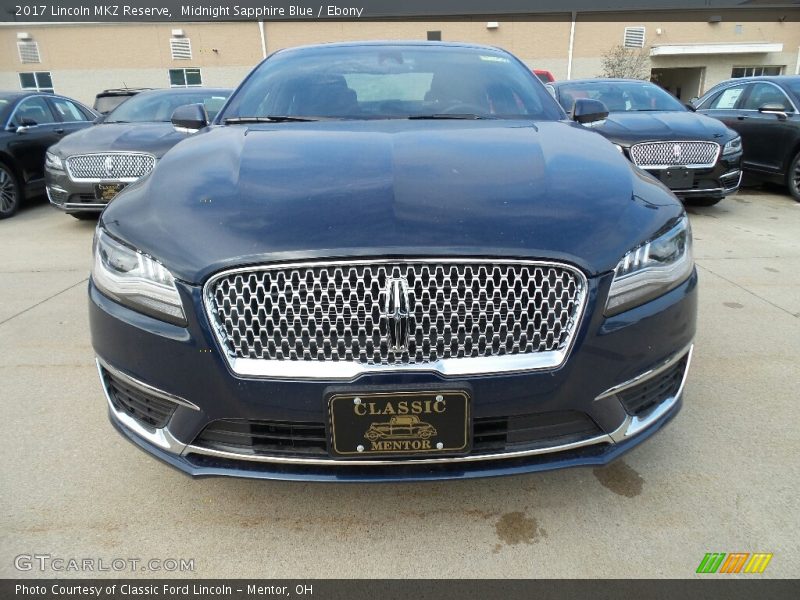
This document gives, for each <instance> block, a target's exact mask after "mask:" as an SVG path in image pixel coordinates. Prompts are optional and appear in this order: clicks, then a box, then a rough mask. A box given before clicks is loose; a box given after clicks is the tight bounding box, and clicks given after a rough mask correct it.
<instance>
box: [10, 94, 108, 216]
mask: <svg viewBox="0 0 800 600" xmlns="http://www.w3.org/2000/svg"><path fill="white" fill-rule="evenodd" d="M96 118H97V113H95V112H94V111H92V110H91V109H90V108H88V107H86V106H84V105H83V104H81V103H80V102H77V101H76V100H73V99H71V98H65V97H64V96H57V95H55V94H40V93H38V92H37V93H32V92H0V127H2V129H0V219H6V218H8V217H10V216H12V215H13V214H14V213H16V212H17V210H18V209H19V206H20V204H21V203H22V201H23V199H24V198H25V197H26V196H28V197H31V196H36V195H39V194H41V193H43V192H44V158H45V152H46V151H47V148H48V146H50V145H52V144H55V143H56V142H58V141H59V140H60V139H61V138H63V137H64V136H65V135H67V134H69V133H72V132H75V131H78V130H79V129H83V128H85V127H89V126H90V125H91V124H92V122H93V121H94V120H95V119H96Z"/></svg>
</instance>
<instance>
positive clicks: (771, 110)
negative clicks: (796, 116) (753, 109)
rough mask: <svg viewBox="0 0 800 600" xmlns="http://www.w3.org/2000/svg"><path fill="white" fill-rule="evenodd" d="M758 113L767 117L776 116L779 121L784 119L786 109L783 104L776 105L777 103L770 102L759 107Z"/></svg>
mask: <svg viewBox="0 0 800 600" xmlns="http://www.w3.org/2000/svg"><path fill="white" fill-rule="evenodd" d="M758 112H760V113H762V114H767V115H777V116H778V118H779V119H780V120H781V121H782V120H784V119H785V118H786V107H785V106H784V105H783V104H778V103H777V102H770V103H769V104H764V105H763V106H759V107H758Z"/></svg>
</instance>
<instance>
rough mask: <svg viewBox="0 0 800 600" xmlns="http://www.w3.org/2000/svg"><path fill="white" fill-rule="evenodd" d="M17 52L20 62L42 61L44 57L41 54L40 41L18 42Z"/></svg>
mask: <svg viewBox="0 0 800 600" xmlns="http://www.w3.org/2000/svg"><path fill="white" fill-rule="evenodd" d="M17 52H18V53H19V62H21V63H40V62H42V57H41V56H39V42H31V41H22V42H17Z"/></svg>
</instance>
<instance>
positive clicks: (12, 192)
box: [0, 162, 22, 219]
mask: <svg viewBox="0 0 800 600" xmlns="http://www.w3.org/2000/svg"><path fill="white" fill-rule="evenodd" d="M21 202H22V189H21V188H20V186H19V180H18V179H17V176H16V175H14V171H12V170H11V168H10V167H9V166H8V165H6V164H5V163H2V162H0V219H7V218H8V217H11V216H13V215H14V213H16V212H17V210H19V205H20V203H21Z"/></svg>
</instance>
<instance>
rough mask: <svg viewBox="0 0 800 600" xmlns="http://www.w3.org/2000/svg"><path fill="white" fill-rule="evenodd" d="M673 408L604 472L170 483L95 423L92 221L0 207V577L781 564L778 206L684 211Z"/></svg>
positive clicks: (783, 207) (789, 437) (796, 331)
mask: <svg viewBox="0 0 800 600" xmlns="http://www.w3.org/2000/svg"><path fill="white" fill-rule="evenodd" d="M690 216H691V221H692V227H693V229H694V234H695V254H696V257H697V263H698V265H699V270H700V315H699V332H698V336H697V340H696V344H697V345H696V350H695V357H694V362H693V365H692V370H691V372H690V375H689V380H688V383H687V387H686V391H685V397H684V400H685V402H684V409H683V411H682V412H681V413H680V414H679V415H678V417H677V418H676V419H675V420H674V421H673V422H672V423H671V424H670V425H669V426H668V427H667V428H666V429H665V430H664V431H662V432H660V433H659V434H658V435H656V436H655V437H654V438H653V439H651V440H650V441H648V442H647V443H645V444H644V445H642V446H640V447H639V448H637V449H635V450H634V451H633V452H631V453H629V454H628V455H626V456H625V457H624V458H623V459H621V460H619V461H617V462H616V463H614V464H612V465H611V466H610V467H607V468H605V469H590V468H581V469H571V470H565V471H558V472H550V473H543V474H533V475H527V476H518V477H511V478H499V479H487V480H475V481H466V482H448V483H428V484H404V485H387V484H380V485H333V484H303V483H280V482H264V481H245V480H233V479H199V480H192V479H190V478H188V477H186V476H184V475H182V474H181V473H178V472H176V471H174V470H172V469H170V468H169V467H167V466H165V465H163V464H161V463H160V462H158V461H156V460H154V459H152V458H150V457H149V456H147V455H145V454H144V453H142V452H140V451H139V450H137V449H136V448H134V446H132V445H131V444H130V443H128V442H127V441H125V440H123V439H122V438H121V437H120V436H119V435H118V434H117V433H116V432H115V431H114V430H113V429H112V427H111V426H110V424H109V423H108V421H107V417H106V409H105V401H104V399H103V396H102V393H101V390H100V385H99V382H98V380H97V374H96V372H95V368H94V363H93V355H92V350H91V346H90V343H89V333H88V324H87V308H86V289H85V285H86V279H87V276H88V271H89V267H90V263H91V242H92V231H93V224H92V223H86V222H78V221H75V220H74V219H71V218H70V217H68V216H65V215H63V214H60V213H58V212H56V211H55V210H53V209H51V208H50V207H49V206H47V205H43V204H40V205H36V206H32V207H28V208H26V209H24V210H22V212H21V213H20V214H19V215H18V216H16V217H14V218H13V219H10V220H6V221H2V222H0V257H2V259H0V401H1V402H2V408H3V414H4V424H5V427H4V431H3V435H2V436H0V449H1V450H2V455H3V457H4V459H5V460H3V462H2V465H1V466H0V480H1V481H2V486H0V506H2V509H0V530H2V534H3V535H2V541H0V576H2V577H19V576H23V577H26V576H42V575H44V576H47V577H54V576H61V577H70V576H89V575H91V574H89V573H83V574H81V573H74V572H54V571H46V572H44V573H39V572H38V571H36V570H33V571H27V572H20V571H18V570H16V569H15V567H14V558H15V557H16V556H18V555H20V554H49V555H51V556H53V557H60V558H67V559H68V558H78V559H83V558H93V559H103V560H104V561H106V563H110V561H111V560H113V559H116V558H122V559H128V558H139V559H145V560H146V559H151V558H155V559H160V560H164V559H170V558H173V559H181V558H183V559H194V571H193V572H184V573H179V572H175V573H164V572H158V573H150V572H147V571H138V570H137V572H136V573H130V572H128V571H122V572H118V573H115V572H113V571H112V572H107V573H99V574H98V575H107V576H131V575H134V576H142V577H147V576H148V575H155V576H163V575H169V576H182V575H183V576H193V577H261V578H267V577H411V576H413V577H454V578H463V577H691V576H694V571H695V569H696V568H697V565H698V564H699V562H700V560H701V559H702V558H703V555H704V554H705V553H706V552H737V551H738V552H772V553H774V558H773V559H772V562H771V563H770V564H769V567H768V568H767V570H766V572H765V573H764V575H762V576H764V577H770V576H771V577H780V576H783V577H792V576H796V575H797V570H798V560H800V541H799V540H800V520H799V519H798V518H797V516H798V514H800V501H798V493H797V491H798V489H800V461H798V459H797V457H798V455H800V428H798V426H797V415H798V395H797V390H798V389H800V368H798V357H800V276H798V273H799V272H800V240H799V238H798V231H800V204H798V203H796V202H794V201H793V200H792V199H791V198H789V197H788V196H786V195H780V194H777V193H772V192H763V191H745V192H743V193H740V194H739V195H738V196H736V197H734V198H729V199H726V200H724V201H723V202H722V203H721V204H719V205H718V206H716V207H712V208H704V209H692V210H691V215H690Z"/></svg>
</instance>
